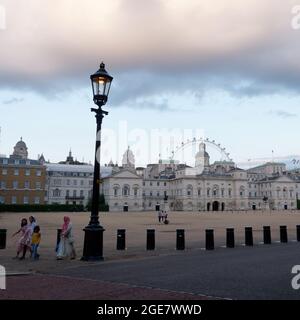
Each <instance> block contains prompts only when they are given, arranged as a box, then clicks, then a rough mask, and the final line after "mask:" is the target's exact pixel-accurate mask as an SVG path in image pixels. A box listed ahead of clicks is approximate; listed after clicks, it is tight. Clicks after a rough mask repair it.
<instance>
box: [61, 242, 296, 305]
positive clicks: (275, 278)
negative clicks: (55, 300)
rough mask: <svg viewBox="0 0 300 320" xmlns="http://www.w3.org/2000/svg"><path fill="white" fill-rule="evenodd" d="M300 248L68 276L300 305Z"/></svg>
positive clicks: (117, 264) (167, 259) (124, 265)
mask: <svg viewBox="0 0 300 320" xmlns="http://www.w3.org/2000/svg"><path fill="white" fill-rule="evenodd" d="M294 265H300V244H299V243H289V244H272V245H260V246H255V247H253V248H248V247H238V248H235V249H226V248H218V249H216V250H215V251H211V252H210V251H202V250H193V251H189V252H182V253H176V254H174V255H166V256H159V257H151V258H145V259H139V260H130V261H124V260H123V261H114V262H102V263H99V264H96V265H89V266H86V267H85V266H84V267H78V268H77V267H76V268H71V269H68V270H66V271H65V272H64V273H63V274H65V275H68V276H71V277H79V278H81V277H84V278H89V279H97V280H104V281H111V282H114V283H124V284H129V285H137V286H145V287H152V288H160V289H166V290H174V291H176V292H188V293H193V294H201V295H208V296H213V297H221V298H229V299H300V290H294V289H292V287H291V280H292V278H293V275H292V274H291V269H292V267H293V266H294Z"/></svg>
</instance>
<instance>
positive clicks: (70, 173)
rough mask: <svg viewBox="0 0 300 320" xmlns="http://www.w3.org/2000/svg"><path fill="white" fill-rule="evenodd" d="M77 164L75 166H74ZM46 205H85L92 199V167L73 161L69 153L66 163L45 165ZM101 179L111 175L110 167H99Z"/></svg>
mask: <svg viewBox="0 0 300 320" xmlns="http://www.w3.org/2000/svg"><path fill="white" fill-rule="evenodd" d="M74 163H77V164H74ZM44 165H45V166H46V172H47V182H46V199H47V203H48V204H54V203H57V204H74V205H76V204H77V205H78V204H82V205H87V203H88V201H89V199H90V198H91V197H92V189H93V174H94V167H93V166H92V165H88V164H80V162H78V161H74V160H73V157H72V154H71V152H70V154H69V156H68V157H67V161H65V162H61V163H45V164H44ZM100 172H101V177H104V176H107V175H110V174H111V173H112V168H111V167H101V169H100Z"/></svg>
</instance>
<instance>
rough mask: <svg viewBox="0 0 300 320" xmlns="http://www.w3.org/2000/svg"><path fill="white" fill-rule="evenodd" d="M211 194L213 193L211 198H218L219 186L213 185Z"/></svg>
mask: <svg viewBox="0 0 300 320" xmlns="http://www.w3.org/2000/svg"><path fill="white" fill-rule="evenodd" d="M212 192H213V196H214V197H218V196H219V186H218V185H214V186H213V191H212Z"/></svg>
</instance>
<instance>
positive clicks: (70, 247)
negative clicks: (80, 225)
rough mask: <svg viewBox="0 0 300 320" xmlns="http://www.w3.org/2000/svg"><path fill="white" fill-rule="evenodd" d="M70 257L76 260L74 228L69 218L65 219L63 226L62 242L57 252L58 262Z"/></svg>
mask: <svg viewBox="0 0 300 320" xmlns="http://www.w3.org/2000/svg"><path fill="white" fill-rule="evenodd" d="M67 257H70V258H71V259H75V258H76V252H75V248H74V237H73V227H72V223H71V221H70V218H69V217H64V224H63V226H62V230H61V235H60V242H59V245H58V250H57V260H62V259H63V258H67Z"/></svg>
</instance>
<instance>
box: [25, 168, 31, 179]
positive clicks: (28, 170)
mask: <svg viewBox="0 0 300 320" xmlns="http://www.w3.org/2000/svg"><path fill="white" fill-rule="evenodd" d="M25 176H27V177H28V176H30V169H26V170H25Z"/></svg>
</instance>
